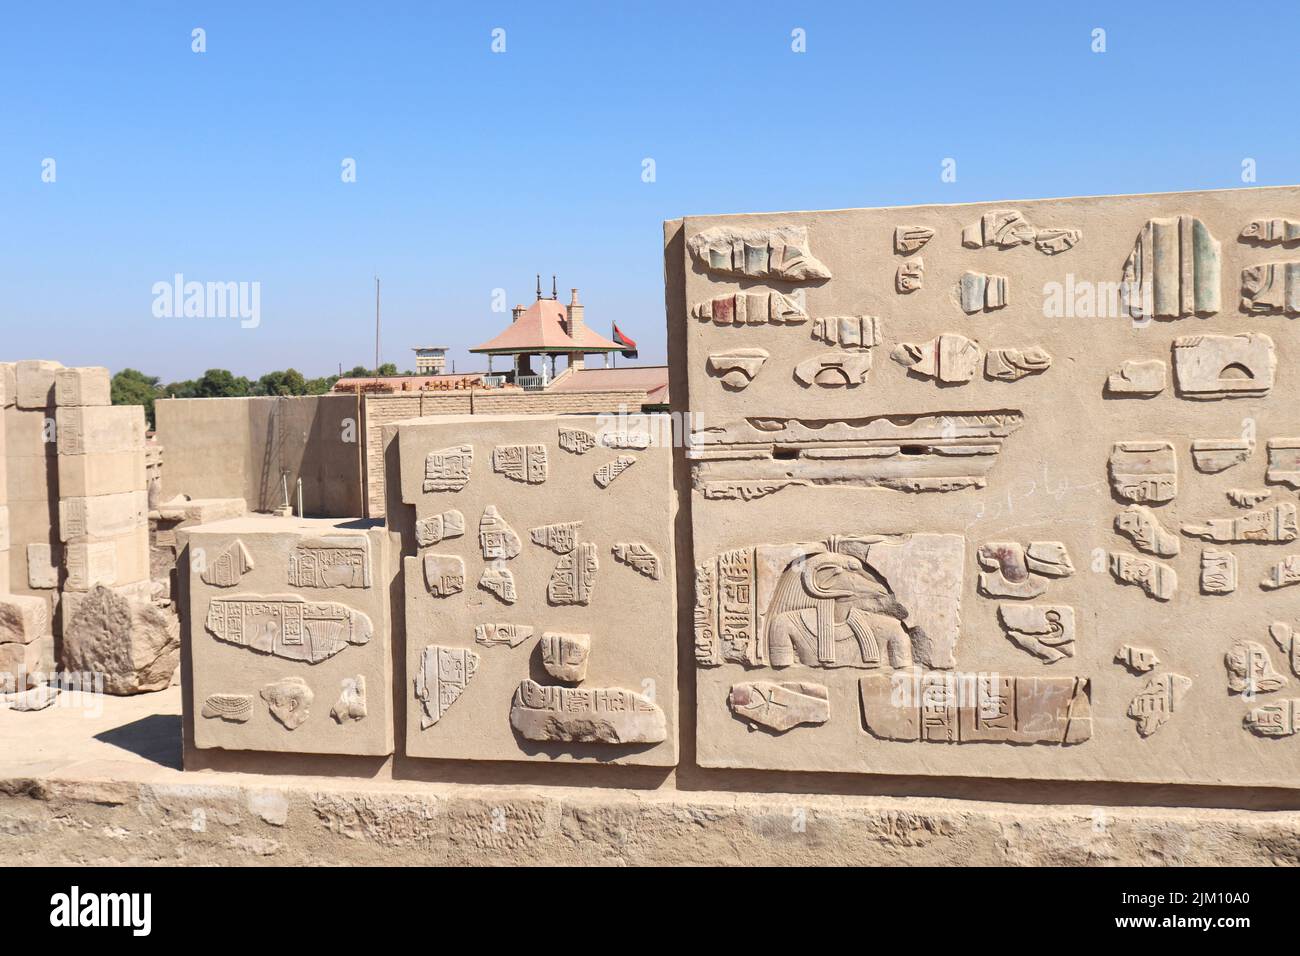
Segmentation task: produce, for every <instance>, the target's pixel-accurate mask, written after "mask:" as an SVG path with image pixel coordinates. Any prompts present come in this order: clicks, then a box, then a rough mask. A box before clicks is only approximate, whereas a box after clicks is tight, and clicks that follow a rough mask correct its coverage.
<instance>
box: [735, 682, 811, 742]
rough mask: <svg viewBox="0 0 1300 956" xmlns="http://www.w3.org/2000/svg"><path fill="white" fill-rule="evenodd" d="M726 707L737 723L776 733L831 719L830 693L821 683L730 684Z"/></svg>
mask: <svg viewBox="0 0 1300 956" xmlns="http://www.w3.org/2000/svg"><path fill="white" fill-rule="evenodd" d="M727 706H728V707H730V708H731V712H732V713H733V714H735V715H736V717H737V718H739V719H740V720H743V721H745V722H747V723H749V724H751V725H756V726H759V727H766V728H767V729H768V730H773V731H775V732H776V733H778V734H783V733H785V732H786V731H787V730H791V729H793V728H795V727H798V726H799V725H800V724H814V725H815V724H824V723H826V721H828V720H830V719H831V702H830V692H829V691H828V690H827V689H826V686H825V685H824V684H813V683H810V682H807V681H781V682H777V681H768V680H755V681H746V682H744V683H741V684H732V685H731V691H730V692H729V693H728V694H727Z"/></svg>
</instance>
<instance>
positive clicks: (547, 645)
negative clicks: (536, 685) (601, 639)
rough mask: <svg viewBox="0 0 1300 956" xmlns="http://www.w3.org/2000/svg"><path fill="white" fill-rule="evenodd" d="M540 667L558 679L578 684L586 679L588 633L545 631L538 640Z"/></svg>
mask: <svg viewBox="0 0 1300 956" xmlns="http://www.w3.org/2000/svg"><path fill="white" fill-rule="evenodd" d="M538 646H539V648H540V649H541V653H542V667H544V668H545V669H546V673H548V674H550V675H551V676H552V677H554V678H555V679H556V680H558V681H564V682H565V683H566V684H579V683H581V682H582V681H584V680H586V679H587V659H588V658H589V657H590V656H591V635H590V634H563V633H559V632H555V631H546V632H544V633H543V634H542V639H541V641H540V642H539V645H538Z"/></svg>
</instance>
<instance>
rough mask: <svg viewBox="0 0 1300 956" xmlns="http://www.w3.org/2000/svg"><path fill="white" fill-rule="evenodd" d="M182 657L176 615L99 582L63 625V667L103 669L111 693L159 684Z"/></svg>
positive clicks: (148, 688) (167, 680)
mask: <svg viewBox="0 0 1300 956" xmlns="http://www.w3.org/2000/svg"><path fill="white" fill-rule="evenodd" d="M179 662H180V634H179V629H178V626H177V622H176V619H175V618H174V617H172V616H170V615H168V614H166V613H164V612H163V611H161V610H159V609H158V608H156V607H154V606H153V605H152V604H145V603H143V602H138V601H132V600H130V599H129V598H125V597H122V596H120V595H118V594H115V593H114V592H112V591H110V590H109V589H108V588H105V587H100V586H97V587H95V588H94V589H93V590H92V591H91V592H90V594H89V595H88V596H87V597H86V599H85V600H84V601H82V602H81V604H80V605H79V606H78V608H77V611H76V616H75V617H73V619H72V621H71V623H70V624H65V626H64V628H63V656H62V663H63V665H64V667H65V669H67V670H71V671H89V672H92V673H102V674H103V675H104V690H105V692H106V693H109V694H118V695H126V694H139V693H144V692H146V691H151V690H161V689H162V688H164V687H166V686H168V685H169V684H170V683H171V679H172V673H173V672H174V671H175V670H176V666H177V664H178V663H179Z"/></svg>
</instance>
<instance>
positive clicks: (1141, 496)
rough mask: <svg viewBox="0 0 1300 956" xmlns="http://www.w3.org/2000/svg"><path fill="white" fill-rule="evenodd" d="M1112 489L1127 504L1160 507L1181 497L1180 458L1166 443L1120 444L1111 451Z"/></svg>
mask: <svg viewBox="0 0 1300 956" xmlns="http://www.w3.org/2000/svg"><path fill="white" fill-rule="evenodd" d="M1108 466H1109V469H1110V486H1111V488H1112V490H1114V492H1115V494H1117V495H1119V496H1120V497H1121V498H1123V499H1125V500H1127V501H1136V502H1138V503H1139V504H1141V503H1143V502H1152V503H1155V504H1159V503H1162V502H1165V501H1172V500H1173V499H1174V495H1176V494H1178V458H1177V456H1176V455H1175V454H1174V446H1173V445H1172V444H1170V443H1169V442H1167V441H1121V442H1116V443H1115V445H1114V446H1113V447H1112V448H1111V452H1110V461H1109V463H1108Z"/></svg>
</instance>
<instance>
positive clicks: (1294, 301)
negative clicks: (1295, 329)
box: [1241, 262, 1300, 316]
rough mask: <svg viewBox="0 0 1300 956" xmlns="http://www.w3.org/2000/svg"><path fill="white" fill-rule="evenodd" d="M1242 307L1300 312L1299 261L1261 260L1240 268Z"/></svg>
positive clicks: (1255, 311)
mask: <svg viewBox="0 0 1300 956" xmlns="http://www.w3.org/2000/svg"><path fill="white" fill-rule="evenodd" d="M1241 311H1243V312H1249V313H1251V314H1252V315H1270V314H1272V315H1276V314H1279V313H1285V314H1286V315H1291V316H1294V315H1300V262H1263V263H1260V264H1259V265H1254V266H1250V267H1248V268H1245V269H1242V270H1241Z"/></svg>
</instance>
